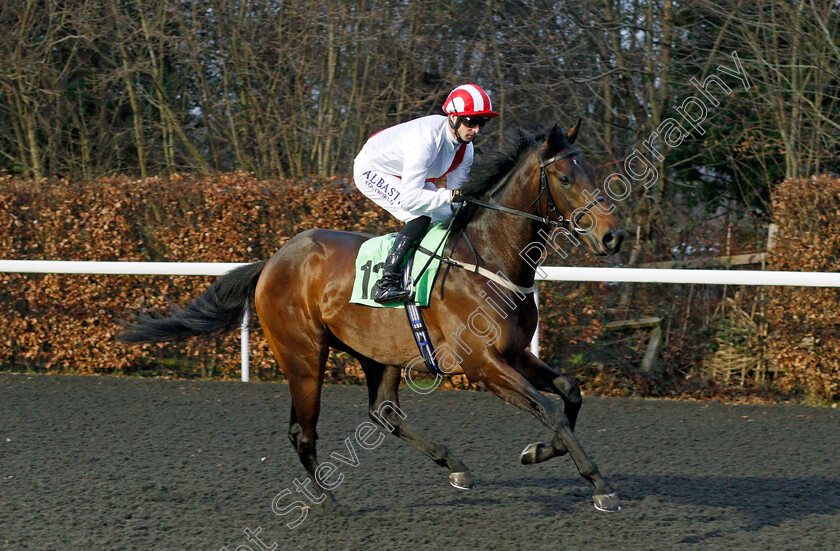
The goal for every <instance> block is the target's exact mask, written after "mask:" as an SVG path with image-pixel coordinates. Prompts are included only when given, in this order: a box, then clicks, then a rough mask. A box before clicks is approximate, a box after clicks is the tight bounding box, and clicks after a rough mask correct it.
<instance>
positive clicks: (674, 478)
mask: <svg viewBox="0 0 840 551" xmlns="http://www.w3.org/2000/svg"><path fill="white" fill-rule="evenodd" d="M613 481H614V482H615V487H616V489H617V490H618V492H619V495H620V496H621V498H622V501H623V502H624V504H625V507H627V508H632V507H633V502H638V501H641V500H642V499H644V498H647V497H651V496H657V497H659V498H661V499H662V500H664V501H666V502H670V503H678V504H682V505H694V506H699V507H710V508H716V509H732V510H735V511H738V512H739V513H741V515H742V516H743V518H744V519H746V525H745V526H744V525H742V526H741V527H740V528H739V529H740V530H747V531H753V530H760V529H761V528H764V527H767V526H771V527H777V526H779V525H781V524H782V523H784V522H787V521H795V520H798V519H801V518H803V517H806V516H808V515H830V514H834V513H836V512H837V511H839V510H840V479H837V478H827V477H780V478H770V477H731V476H684V475H625V476H621V475H618V474H616V475H613ZM487 486H488V487H493V486H496V487H499V488H513V487H515V488H523V487H526V488H527V487H538V488H541V489H545V488H557V489H558V490H559V492H557V493H555V494H554V495H552V496H546V495H545V494H544V492H539V495H537V494H536V493H535V494H534V496H533V497H529V498H525V499H527V500H528V501H531V502H532V503H533V504H537V505H539V506H540V509H541V513H540V514H543V515H545V516H554V515H556V514H557V513H558V512H565V513H572V512H573V511H574V510H576V509H577V508H578V507H579V506H580V500H581V498H582V497H588V496H589V495H590V494H591V491H590V489H589V488H588V487H587V486H586V485H583V484H581V481H580V479H577V478H569V477H543V478H528V477H521V478H511V479H507V480H497V481H493V482H488V483H487ZM564 489H565V490H564ZM719 535H721V533H720V532H710V533H708V534H706V535H704V536H695V537H693V538H690V541H689V539H686V540H685V543H696V542H698V541H702V540H704V539H707V538H711V537H716V536H719Z"/></svg>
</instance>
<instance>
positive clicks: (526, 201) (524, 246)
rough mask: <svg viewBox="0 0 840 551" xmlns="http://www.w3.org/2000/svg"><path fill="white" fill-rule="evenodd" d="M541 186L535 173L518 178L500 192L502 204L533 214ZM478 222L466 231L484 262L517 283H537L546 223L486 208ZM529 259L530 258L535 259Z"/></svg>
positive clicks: (525, 284) (487, 266)
mask: <svg viewBox="0 0 840 551" xmlns="http://www.w3.org/2000/svg"><path fill="white" fill-rule="evenodd" d="M538 188H539V184H538V179H537V178H536V177H535V176H531V177H528V176H526V175H521V176H519V177H518V178H517V177H514V178H512V179H511V181H510V182H509V184H508V185H507V186H505V188H504V190H502V191H501V192H500V194H499V197H498V199H497V201H498V203H499V204H500V205H503V206H506V207H509V208H512V209H516V210H519V211H522V212H529V213H530V212H531V210H532V206H531V202H532V201H533V200H534V198H535V197H536V196H537V195H536V193H537V190H538ZM476 222H478V223H476V224H470V225H468V226H467V230H466V233H467V236H468V237H469V238H470V241H471V242H472V243H473V244H474V246H475V248H476V250H477V252H478V254H479V256H480V261H481V265H482V266H484V267H486V268H488V269H490V270H491V271H493V272H496V271H501V272H502V274H504V276H505V277H507V278H508V279H510V280H511V281H512V282H513V283H516V284H517V285H522V286H524V287H530V286H531V285H533V284H534V275H535V271H536V269H535V267H534V264H535V263H538V262H539V258H538V257H536V256H537V250H538V249H539V250H543V249H544V245H545V240H546V226H545V225H544V224H542V223H541V222H538V221H536V220H532V219H530V218H526V217H524V216H517V215H514V214H510V213H506V212H501V211H497V210H490V209H484V211H483V212H482V213H481V217H480V220H476ZM470 254H471V253H470ZM535 257H536V258H535ZM525 258H530V259H531V262H530V263H529V262H527V261H526V260H525ZM468 261H470V262H471V260H468Z"/></svg>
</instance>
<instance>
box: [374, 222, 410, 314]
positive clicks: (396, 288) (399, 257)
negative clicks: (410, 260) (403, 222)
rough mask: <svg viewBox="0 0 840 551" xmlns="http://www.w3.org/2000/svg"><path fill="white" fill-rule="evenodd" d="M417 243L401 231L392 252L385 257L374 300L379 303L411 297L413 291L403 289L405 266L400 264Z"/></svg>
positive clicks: (403, 300) (399, 300)
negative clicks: (383, 268)
mask: <svg viewBox="0 0 840 551" xmlns="http://www.w3.org/2000/svg"><path fill="white" fill-rule="evenodd" d="M415 243H416V241H414V240H413V239H411V238H409V237H406V236H404V235H403V234H401V233H398V234H397V237H396V239H394V244H393V245H392V246H391V252H390V253H388V258H386V259H385V270H384V273H383V274H382V278H381V279H380V280H379V289H377V291H376V293H375V294H374V295H373V300H374V302H377V303H379V304H386V303H388V302H405V301H406V300H407V299H408V298H409V296H410V295H411V292H410V291H409V290H407V289H403V285H402V280H403V268H402V266H400V265H401V264H402V262H403V260H405V257H406V255H408V253H409V252H411V250H412V249H413V248H414V245H415Z"/></svg>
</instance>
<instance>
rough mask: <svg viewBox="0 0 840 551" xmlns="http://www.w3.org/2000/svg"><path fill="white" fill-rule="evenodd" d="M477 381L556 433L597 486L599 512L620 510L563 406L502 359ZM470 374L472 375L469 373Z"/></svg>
mask: <svg viewBox="0 0 840 551" xmlns="http://www.w3.org/2000/svg"><path fill="white" fill-rule="evenodd" d="M476 371H477V373H476V375H477V379H478V380H479V381H480V382H481V383H482V384H483V385H484V386H485V387H486V388H487V390H489V391H490V392H492V393H493V394H495V395H496V396H499V397H500V398H502V399H503V400H505V401H506V402H509V403H511V404H513V405H515V406H516V407H518V408H520V409H523V410H525V411H528V412H530V413H531V414H533V415H534V416H535V417H536V418H537V419H539V420H540V421H542V423H543V424H544V425H545V426H547V427H548V428H550V429H551V430H553V431H554V434H555V440H558V441H559V442H560V443H562V445H563V446H564V447H565V448H566V449H567V450H568V452H569V455H571V456H572V460H573V461H574V462H575V466H576V467H577V469H578V472H579V473H580V475H581V476H582V477H583V478H585V479H586V480H588V481H589V482H590V483H591V484H592V485H593V486H594V487H595V494H594V495H593V500H594V501H595V508H596V509H598V510H599V511H619V510H621V504H620V502H619V499H618V495H617V494H616V492H615V491H614V490H613V488H612V486H610V484H609V482H607V481H606V479H604V477H603V476H601V473H600V471H599V470H598V466H597V465H596V464H595V462H594V461H592V459H590V458H589V456H587V455H586V452H585V451H584V450H583V446H581V445H580V442H578V440H577V438H575V435H574V433H573V432H572V429H571V426H570V425H569V420H568V418H567V417H566V415H564V414H563V412H562V411H561V409H560V407H559V406H558V405H557V404H555V403H554V402H553V401H552V400H550V399H549V398H548V397H546V396H544V395H543V394H541V393H540V392H539V391H538V390H537V389H536V388H534V386H533V385H531V383H529V382H528V381H527V380H526V379H525V377H523V376H522V375H521V374H520V373H519V372H518V371H517V370H516V369H514V368H513V367H512V366H511V365H509V364H507V363H506V362H505V361H504V360H503V359H501V358H500V357H498V356H495V355H491V354H488V355H487V357H486V359H485V362H483V365H482V368H481V369H478V370H476ZM468 375H469V373H468Z"/></svg>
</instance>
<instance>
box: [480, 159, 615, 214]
mask: <svg viewBox="0 0 840 551" xmlns="http://www.w3.org/2000/svg"><path fill="white" fill-rule="evenodd" d="M576 155H580V151H572V152H571V153H566V154H565V155H555V156H554V157H551V158H550V159H546V160H545V161H543V160H540V193H539V194H538V195H537V198H536V199H534V201H533V202H532V203H531V206H532V207H533V206H534V204H535V203H538V202H539V200H540V198H542V196H543V193H545V194H546V197H547V204H548V210H549V211H551V213H552V214H554V216H555V218H554V219H552V218H550V217H549V216H535V215H533V214H530V213H527V212H523V211H521V210H516V209H511V208H508V207H505V206H502V205H496V204H493V203H485V202H484V201H479V200H477V199H467V200H466V202H468V203H473V204H475V205H478V206H480V207H484V208H488V209H492V210H499V211H502V212H507V213H508V214H513V215H516V216H522V217H524V218H530V219H532V220H537V221H539V222H542V223H543V224H545V225H547V226H556V227H560V226H563V225H566V224H568V225H569V229H576V228H577V227H578V225H577V223H578V221H580V219H581V218H582V217H583V216H585V215H586V214H588V213H589V212H590V210H591V209H592V207H594V206H595V205H597V204H598V203H601V202H603V201H604V197H603V196H601V195H599V196H597V197H596V198H595V199H593V200H592V201H590V202H589V204H587V205H586V206H585V207H582V208H579V209H575V210H574V211H573V212H572V218H569V219H567V218H566V217H565V216H563V214H562V213H561V212H560V209H559V208H557V203H556V202H555V201H554V195H553V194H552V193H551V186H550V185H549V184H548V174H546V172H545V167H547V166H548V165H550V164H552V163H555V162H557V161H562V160H563V159H568V158H569V157H574V156H576ZM575 213H577V214H575Z"/></svg>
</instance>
